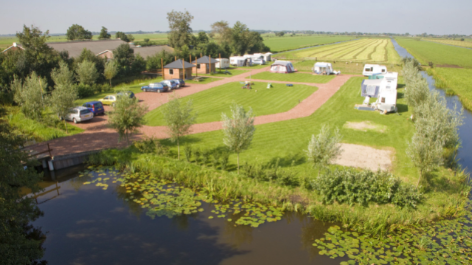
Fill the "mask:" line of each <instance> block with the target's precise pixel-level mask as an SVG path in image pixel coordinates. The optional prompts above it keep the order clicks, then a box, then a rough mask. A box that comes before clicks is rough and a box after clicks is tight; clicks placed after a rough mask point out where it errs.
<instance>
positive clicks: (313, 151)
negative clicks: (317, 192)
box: [305, 125, 342, 175]
mask: <svg viewBox="0 0 472 265" xmlns="http://www.w3.org/2000/svg"><path fill="white" fill-rule="evenodd" d="M341 139H342V136H341V134H340V133H339V129H338V128H336V130H334V131H333V130H331V129H330V128H329V126H326V125H323V126H322V127H321V130H320V133H319V134H318V135H316V136H315V135H314V134H313V135H312V136H311V140H310V142H309V143H308V148H307V150H306V151H305V152H306V155H307V157H308V161H310V162H311V163H312V164H313V166H318V175H320V171H321V168H324V167H326V166H328V165H329V164H330V162H331V161H332V160H333V159H334V158H336V157H337V156H339V155H340V154H341V146H340V145H339V143H340V142H341Z"/></svg>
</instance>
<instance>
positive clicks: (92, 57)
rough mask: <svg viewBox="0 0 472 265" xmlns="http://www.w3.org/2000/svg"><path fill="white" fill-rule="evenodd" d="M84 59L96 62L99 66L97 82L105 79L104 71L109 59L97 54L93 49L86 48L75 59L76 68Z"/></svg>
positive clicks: (97, 66)
mask: <svg viewBox="0 0 472 265" xmlns="http://www.w3.org/2000/svg"><path fill="white" fill-rule="evenodd" d="M83 61H89V62H93V63H94V64H95V67H96V68H97V73H98V79H97V82H102V81H105V80H104V76H103V73H104V71H105V63H106V61H107V59H106V58H101V57H99V56H96V55H95V54H94V53H93V52H92V51H90V50H88V49H86V48H84V49H83V50H82V52H81V53H80V55H79V57H77V58H76V59H75V60H74V63H75V67H74V68H77V67H78V64H79V63H82V62H83Z"/></svg>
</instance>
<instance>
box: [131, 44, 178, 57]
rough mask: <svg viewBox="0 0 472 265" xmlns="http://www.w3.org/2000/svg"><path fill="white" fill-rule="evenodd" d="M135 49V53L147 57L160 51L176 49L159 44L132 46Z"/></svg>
mask: <svg viewBox="0 0 472 265" xmlns="http://www.w3.org/2000/svg"><path fill="white" fill-rule="evenodd" d="M132 48H133V50H134V54H135V55H137V54H138V53H139V54H140V55H141V56H142V57H143V58H144V59H146V58H147V57H149V56H153V55H154V54H156V53H160V52H161V51H166V52H174V49H173V48H171V47H169V46H167V45H158V46H147V47H139V48H138V47H136V46H133V47H132Z"/></svg>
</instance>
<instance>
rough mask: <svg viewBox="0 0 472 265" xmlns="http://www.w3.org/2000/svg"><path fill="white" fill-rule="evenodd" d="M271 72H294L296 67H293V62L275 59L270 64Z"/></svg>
mask: <svg viewBox="0 0 472 265" xmlns="http://www.w3.org/2000/svg"><path fill="white" fill-rule="evenodd" d="M270 72H271V73H283V74H286V73H293V72H295V68H294V67H293V64H292V63H291V62H289V61H275V63H273V64H272V65H271V66H270Z"/></svg>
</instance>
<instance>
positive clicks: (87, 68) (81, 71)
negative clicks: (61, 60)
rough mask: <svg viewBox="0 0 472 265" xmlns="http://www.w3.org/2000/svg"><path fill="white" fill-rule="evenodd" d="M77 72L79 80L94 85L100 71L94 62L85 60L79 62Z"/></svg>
mask: <svg viewBox="0 0 472 265" xmlns="http://www.w3.org/2000/svg"><path fill="white" fill-rule="evenodd" d="M75 72H76V74H77V80H79V82H80V83H81V84H84V85H93V84H94V83H95V81H96V80H97V78H98V72H97V68H96V67H95V63H94V62H89V61H83V62H81V63H79V64H77V69H75Z"/></svg>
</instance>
